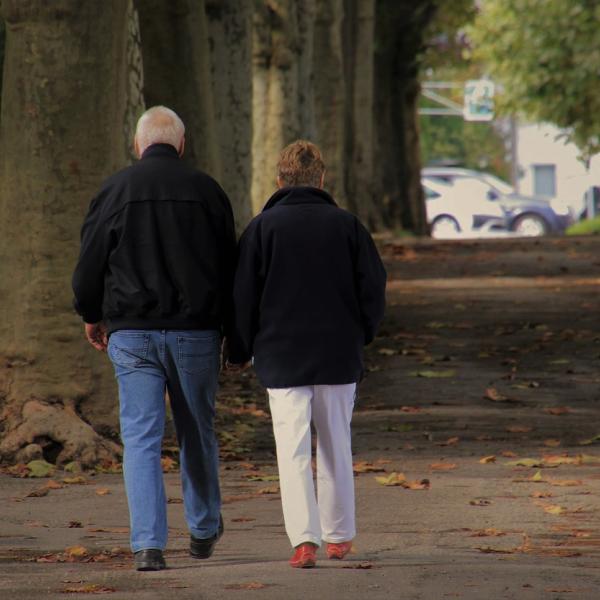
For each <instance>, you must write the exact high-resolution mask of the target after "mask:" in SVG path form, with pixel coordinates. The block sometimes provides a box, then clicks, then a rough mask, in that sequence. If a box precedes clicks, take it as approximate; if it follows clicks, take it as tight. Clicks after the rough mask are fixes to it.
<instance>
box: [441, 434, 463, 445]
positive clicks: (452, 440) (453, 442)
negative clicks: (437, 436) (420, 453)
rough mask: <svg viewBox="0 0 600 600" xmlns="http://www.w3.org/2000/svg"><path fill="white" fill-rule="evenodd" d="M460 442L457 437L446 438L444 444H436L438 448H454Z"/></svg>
mask: <svg viewBox="0 0 600 600" xmlns="http://www.w3.org/2000/svg"><path fill="white" fill-rule="evenodd" d="M458 442H460V438H459V437H457V436H454V437H451V438H448V439H447V440H446V441H445V442H437V445H438V446H454V445H456V444H458Z"/></svg>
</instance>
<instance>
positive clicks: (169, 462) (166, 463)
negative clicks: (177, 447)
mask: <svg viewBox="0 0 600 600" xmlns="http://www.w3.org/2000/svg"><path fill="white" fill-rule="evenodd" d="M160 466H161V468H162V471H163V473H169V472H171V471H176V470H177V469H178V467H179V465H178V464H177V461H175V460H173V459H172V458H171V457H170V456H163V457H162V458H161V459H160Z"/></svg>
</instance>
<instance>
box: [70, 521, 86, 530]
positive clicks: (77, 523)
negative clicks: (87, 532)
mask: <svg viewBox="0 0 600 600" xmlns="http://www.w3.org/2000/svg"><path fill="white" fill-rule="evenodd" d="M67 527H68V528H69V529H81V528H82V527H83V524H82V522H81V521H69V523H68V525H67Z"/></svg>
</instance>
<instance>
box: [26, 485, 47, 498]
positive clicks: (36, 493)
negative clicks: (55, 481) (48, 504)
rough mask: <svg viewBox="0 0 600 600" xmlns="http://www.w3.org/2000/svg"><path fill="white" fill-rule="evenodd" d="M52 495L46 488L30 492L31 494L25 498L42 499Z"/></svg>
mask: <svg viewBox="0 0 600 600" xmlns="http://www.w3.org/2000/svg"><path fill="white" fill-rule="evenodd" d="M49 493H50V490H49V489H48V488H47V487H46V486H44V487H41V488H37V489H35V490H33V491H31V492H29V494H27V496H25V497H26V498H42V497H44V496H47V495H48V494H49Z"/></svg>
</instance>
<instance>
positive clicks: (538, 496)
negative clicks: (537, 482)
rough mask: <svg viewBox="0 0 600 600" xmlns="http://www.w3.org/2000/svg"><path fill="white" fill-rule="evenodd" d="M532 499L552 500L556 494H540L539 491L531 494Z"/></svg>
mask: <svg viewBox="0 0 600 600" xmlns="http://www.w3.org/2000/svg"><path fill="white" fill-rule="evenodd" d="M530 496H531V497H532V498H552V497H553V496H554V494H553V493H552V492H540V491H539V490H538V491H536V492H533V493H532V494H530Z"/></svg>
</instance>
